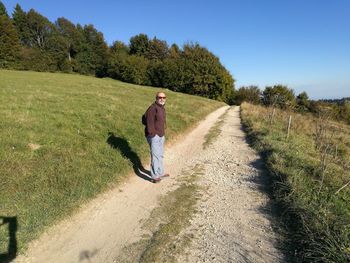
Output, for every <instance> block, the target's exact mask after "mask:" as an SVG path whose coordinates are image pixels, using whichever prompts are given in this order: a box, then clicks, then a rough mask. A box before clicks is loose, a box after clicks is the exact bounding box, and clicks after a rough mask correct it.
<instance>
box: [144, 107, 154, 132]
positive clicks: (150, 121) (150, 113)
mask: <svg viewBox="0 0 350 263" xmlns="http://www.w3.org/2000/svg"><path fill="white" fill-rule="evenodd" d="M146 119H147V125H146V129H147V133H148V134H149V136H150V137H154V136H155V135H156V128H155V119H156V109H155V107H150V108H149V109H148V110H147V112H146Z"/></svg>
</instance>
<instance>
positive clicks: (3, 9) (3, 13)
mask: <svg viewBox="0 0 350 263" xmlns="http://www.w3.org/2000/svg"><path fill="white" fill-rule="evenodd" d="M0 16H7V17H9V15H8V13H7V11H6V7H5V5H4V4H3V3H2V2H1V1H0Z"/></svg>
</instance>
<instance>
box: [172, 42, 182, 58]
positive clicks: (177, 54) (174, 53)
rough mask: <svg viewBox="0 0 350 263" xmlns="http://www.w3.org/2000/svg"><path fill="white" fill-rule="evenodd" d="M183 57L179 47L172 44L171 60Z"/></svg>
mask: <svg viewBox="0 0 350 263" xmlns="http://www.w3.org/2000/svg"><path fill="white" fill-rule="evenodd" d="M180 55H181V50H180V48H179V46H178V45H176V44H172V45H171V47H170V48H169V57H170V58H179V57H180Z"/></svg>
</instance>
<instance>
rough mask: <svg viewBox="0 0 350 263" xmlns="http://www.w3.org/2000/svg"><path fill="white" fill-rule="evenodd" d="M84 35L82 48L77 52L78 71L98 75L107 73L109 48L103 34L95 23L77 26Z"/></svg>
mask: <svg viewBox="0 0 350 263" xmlns="http://www.w3.org/2000/svg"><path fill="white" fill-rule="evenodd" d="M77 28H78V30H80V31H81V32H82V34H83V36H84V41H83V42H82V43H81V50H80V52H79V53H78V54H77V56H76V59H77V62H78V65H79V67H78V72H80V73H82V74H90V75H97V76H101V77H102V76H105V75H107V64H108V56H109V50H108V46H107V44H106V42H105V40H104V37H103V34H102V33H101V32H99V31H97V30H96V29H95V27H94V26H93V25H86V26H84V28H81V27H77Z"/></svg>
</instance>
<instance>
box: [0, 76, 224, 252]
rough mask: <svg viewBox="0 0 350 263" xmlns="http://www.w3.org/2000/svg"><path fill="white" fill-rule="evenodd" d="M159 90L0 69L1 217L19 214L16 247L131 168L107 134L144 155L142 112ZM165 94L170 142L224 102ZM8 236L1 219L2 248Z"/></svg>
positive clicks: (108, 185)
mask: <svg viewBox="0 0 350 263" xmlns="http://www.w3.org/2000/svg"><path fill="white" fill-rule="evenodd" d="M157 91H159V89H156V88H151V87H144V86H137V85H131V84H126V83H123V82H119V81H115V80H112V79H97V78H94V77H87V76H80V75H72V74H61V73H38V72H23V71H21V72H19V71H7V70H0V112H1V114H0V145H1V147H0V217H16V219H17V222H18V228H17V233H16V238H17V245H18V249H19V251H23V250H24V249H25V248H26V246H27V244H28V242H29V241H30V240H33V239H35V238H36V237H38V236H39V234H40V233H42V232H43V230H44V229H45V228H46V227H48V226H50V225H52V224H53V223H54V222H56V221H57V220H59V219H62V218H64V217H66V216H67V215H69V214H71V213H72V211H74V209H76V208H77V207H79V206H80V205H81V204H82V203H84V202H86V201H87V200H89V199H91V198H93V197H95V196H96V195H97V194H98V193H101V192H103V191H105V190H106V189H108V188H110V187H113V186H114V185H116V184H118V182H120V181H121V180H123V178H125V176H126V175H127V174H128V173H130V172H131V171H132V167H133V163H132V160H130V158H128V156H123V153H122V152H120V151H119V150H118V149H116V148H115V147H111V145H110V144H109V143H108V138H109V136H110V135H109V134H110V133H113V134H114V136H115V137H117V138H119V139H120V140H122V141H123V142H124V144H125V145H127V146H128V147H129V148H130V150H132V151H133V153H135V156H137V157H138V158H140V159H141V160H142V159H143V160H145V159H146V158H147V157H148V155H149V148H148V147H149V146H148V144H147V142H146V140H145V138H144V126H143V125H142V124H141V115H142V114H143V113H144V111H145V110H146V109H147V107H148V106H149V104H150V103H152V102H153V101H154V98H155V93H156V92H157ZM166 94H167V105H166V109H167V130H166V133H167V141H170V142H171V141H172V140H173V139H174V138H175V137H177V136H179V134H181V133H183V132H185V131H186V130H187V129H189V128H191V127H192V126H194V125H195V124H196V123H197V122H198V121H200V120H201V119H203V118H204V117H205V116H206V115H207V114H208V113H210V112H212V111H214V110H215V109H216V108H219V107H220V106H223V105H224V104H223V103H220V102H217V101H213V100H209V99H205V98H201V97H196V96H190V95H184V94H180V93H174V92H171V91H166ZM145 183H147V181H145ZM8 243H9V233H8V231H7V228H6V227H5V226H1V225H0V254H1V253H2V252H5V251H6V250H7V246H8Z"/></svg>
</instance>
